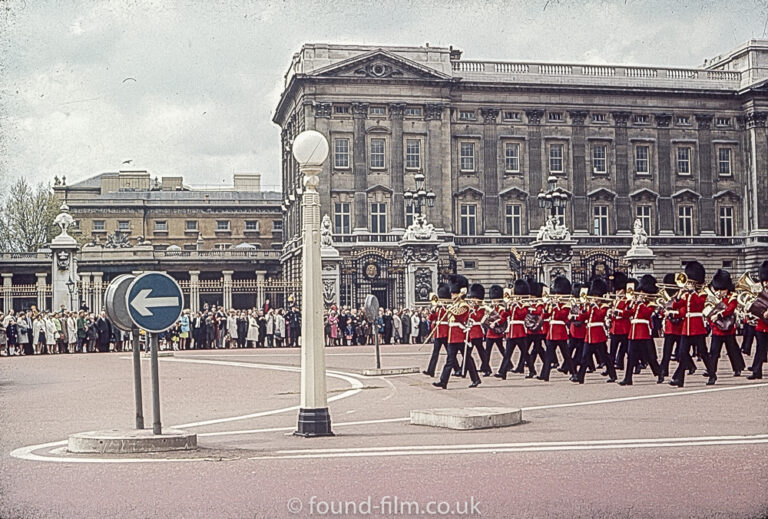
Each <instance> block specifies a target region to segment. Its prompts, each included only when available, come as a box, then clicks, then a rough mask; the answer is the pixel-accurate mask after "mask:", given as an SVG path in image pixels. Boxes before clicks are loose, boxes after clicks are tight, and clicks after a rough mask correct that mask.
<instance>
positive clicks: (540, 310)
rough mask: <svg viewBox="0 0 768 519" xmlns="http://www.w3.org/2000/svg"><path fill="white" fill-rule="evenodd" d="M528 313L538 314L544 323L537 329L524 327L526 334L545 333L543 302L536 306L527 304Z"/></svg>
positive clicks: (545, 321) (545, 318) (545, 319)
mask: <svg viewBox="0 0 768 519" xmlns="http://www.w3.org/2000/svg"><path fill="white" fill-rule="evenodd" d="M528 313H529V314H533V315H540V316H541V317H542V319H543V321H544V324H543V325H542V326H541V328H539V330H538V331H535V332H532V331H531V330H529V329H528V328H526V329H525V334H526V335H546V329H547V317H548V316H547V313H546V312H545V311H544V304H543V303H539V304H537V305H536V306H529V307H528Z"/></svg>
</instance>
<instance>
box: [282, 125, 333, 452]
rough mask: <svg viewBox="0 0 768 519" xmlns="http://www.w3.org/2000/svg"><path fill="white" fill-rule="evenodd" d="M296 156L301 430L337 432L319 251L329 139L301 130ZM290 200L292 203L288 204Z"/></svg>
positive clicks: (307, 434)
mask: <svg viewBox="0 0 768 519" xmlns="http://www.w3.org/2000/svg"><path fill="white" fill-rule="evenodd" d="M293 156H294V157H295V158H296V161H297V162H298V163H299V171H300V173H301V174H302V175H303V177H304V178H303V183H304V190H303V194H302V196H301V208H302V235H303V238H304V243H303V245H302V248H303V250H302V259H301V266H302V270H301V284H302V290H303V296H302V303H303V307H304V311H303V315H302V317H303V318H302V320H301V335H302V337H303V338H304V340H303V341H302V345H301V404H300V406H299V421H298V427H297V430H296V432H295V433H294V434H296V435H298V436H305V437H314V436H333V432H332V431H331V415H330V413H329V411H328V396H327V394H326V386H325V350H324V342H323V284H322V264H321V257H320V195H319V194H318V192H317V186H318V184H319V183H320V178H319V175H320V171H321V170H322V164H323V162H324V161H325V159H326V157H327V156H328V141H327V140H326V139H325V137H323V135H322V134H321V133H319V132H316V131H314V130H308V131H304V132H301V133H300V134H299V135H298V136H297V137H296V139H295V140H294V141H293ZM286 205H288V204H286Z"/></svg>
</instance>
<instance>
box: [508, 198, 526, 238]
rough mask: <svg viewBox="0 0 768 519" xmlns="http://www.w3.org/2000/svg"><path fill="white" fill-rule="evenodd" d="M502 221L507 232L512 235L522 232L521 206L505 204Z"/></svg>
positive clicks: (518, 234)
mask: <svg viewBox="0 0 768 519" xmlns="http://www.w3.org/2000/svg"><path fill="white" fill-rule="evenodd" d="M504 223H505V226H504V227H505V230H506V232H507V234H510V235H512V236H520V235H521V234H523V206H522V205H520V204H507V205H506V207H505V209H504Z"/></svg>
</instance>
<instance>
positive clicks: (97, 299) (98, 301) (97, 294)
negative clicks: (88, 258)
mask: <svg viewBox="0 0 768 519" xmlns="http://www.w3.org/2000/svg"><path fill="white" fill-rule="evenodd" d="M102 275H103V274H102V273H101V272H94V273H93V311H94V312H96V313H99V312H101V310H102V309H103V308H104V295H103V286H102V279H101V278H102Z"/></svg>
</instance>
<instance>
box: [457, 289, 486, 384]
mask: <svg viewBox="0 0 768 519" xmlns="http://www.w3.org/2000/svg"><path fill="white" fill-rule="evenodd" d="M484 299H485V287H484V286H483V285H481V284H480V283H473V284H471V285H470V286H469V291H468V292H467V301H468V302H469V304H470V305H471V311H470V313H469V322H468V323H467V327H468V337H467V339H468V340H467V347H468V348H469V350H468V351H467V352H466V355H467V357H468V358H467V359H466V360H465V362H464V368H467V366H468V361H469V359H471V358H472V351H473V350H477V354H478V355H479V356H480V363H481V365H482V362H483V359H484V358H485V349H484V348H483V341H484V339H485V333H484V332H483V325H482V322H483V319H484V318H485V307H484V306H483V300H484ZM464 375H466V372H463V373H462V376H464ZM472 387H474V386H472Z"/></svg>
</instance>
